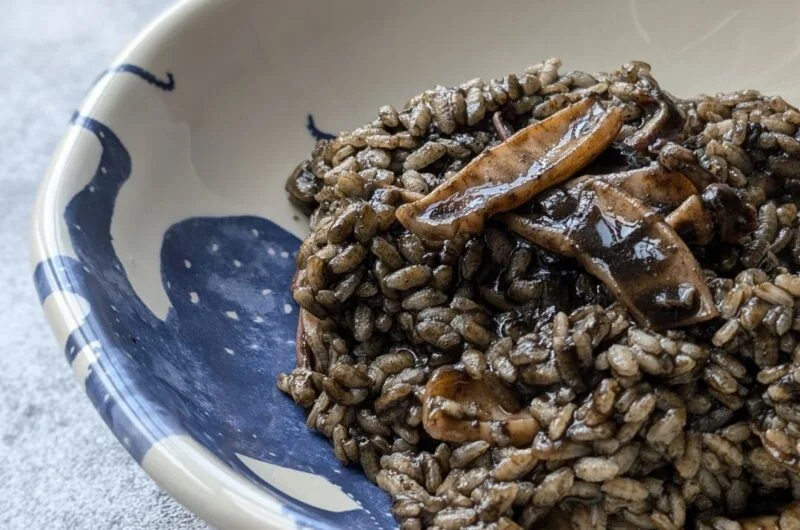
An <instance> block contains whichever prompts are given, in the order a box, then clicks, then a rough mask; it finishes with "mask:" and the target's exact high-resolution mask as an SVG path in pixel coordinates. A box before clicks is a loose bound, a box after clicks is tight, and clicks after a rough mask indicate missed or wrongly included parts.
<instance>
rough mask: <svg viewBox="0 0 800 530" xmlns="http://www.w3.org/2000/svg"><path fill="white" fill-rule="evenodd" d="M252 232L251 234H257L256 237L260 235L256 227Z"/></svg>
mask: <svg viewBox="0 0 800 530" xmlns="http://www.w3.org/2000/svg"><path fill="white" fill-rule="evenodd" d="M250 233H251V234H253V235H254V236H256V237H258V235H259V234H258V230H256V229H255V228H253V229H252V230H250Z"/></svg>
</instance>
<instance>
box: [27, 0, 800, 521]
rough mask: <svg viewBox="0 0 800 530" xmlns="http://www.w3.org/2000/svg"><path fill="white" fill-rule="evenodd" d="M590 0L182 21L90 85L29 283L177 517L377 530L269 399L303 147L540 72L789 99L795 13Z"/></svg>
mask: <svg viewBox="0 0 800 530" xmlns="http://www.w3.org/2000/svg"><path fill="white" fill-rule="evenodd" d="M608 4H609V3H591V4H584V3H582V2H577V1H574V2H572V1H559V2H556V1H546V2H529V1H516V0H514V1H509V2H505V3H503V4H502V6H501V5H497V4H495V3H490V2H469V3H465V2H460V1H455V0H445V1H440V2H433V3H428V2H424V1H422V0H415V1H412V2H406V3H403V4H402V8H401V9H398V7H397V6H394V5H393V6H391V7H390V6H389V4H385V3H380V2H369V1H366V0H346V1H341V2H328V3H324V2H323V3H319V2H312V1H310V0H304V1H301V2H284V3H282V4H280V5H279V6H276V5H275V4H274V3H263V2H236V3H235V2H222V1H220V2H214V1H207V0H204V1H196V2H185V3H182V4H180V5H179V6H178V7H177V8H175V9H173V10H172V11H171V12H170V13H169V14H167V15H166V16H165V17H164V18H162V19H161V20H160V21H159V22H157V23H156V24H155V25H154V26H152V27H151V28H150V29H149V30H148V31H146V32H145V33H144V34H143V35H142V36H141V37H140V38H139V39H138V40H137V41H135V42H134V43H133V44H132V45H131V47H130V48H129V49H128V50H126V51H125V52H124V53H123V54H122V56H121V57H120V59H119V61H118V63H116V66H115V67H114V68H112V69H111V70H110V71H109V72H107V73H106V74H105V75H104V76H102V77H101V78H100V79H99V81H98V82H97V84H96V85H95V86H94V87H93V88H92V89H91V91H90V92H89V94H88V95H87V99H86V101H85V102H84V103H83V104H82V105H81V107H80V109H79V111H78V112H77V113H76V116H75V117H74V118H73V120H72V122H71V126H70V129H69V131H68V133H67V135H66V137H65V139H64V142H63V143H62V146H61V148H60V150H59V152H58V153H57V155H56V157H55V158H54V162H53V165H52V167H51V171H50V174H49V176H48V178H47V180H46V182H45V184H44V185H43V188H42V193H41V195H40V199H39V202H38V204H37V208H36V216H35V230H34V236H35V237H34V245H33V248H34V260H35V261H36V265H37V266H36V272H35V274H36V281H37V287H38V288H39V291H40V295H41V297H42V300H43V304H44V307H45V310H46V312H48V316H49V318H50V321H51V324H52V325H53V327H54V329H55V330H56V334H57V336H58V338H59V340H60V341H61V345H62V346H63V347H64V349H65V352H66V354H67V357H68V359H69V361H70V363H71V364H72V366H73V368H74V369H75V371H76V373H77V374H78V375H79V377H80V378H81V380H82V381H83V382H84V383H85V385H86V389H87V392H88V394H89V396H90V398H91V399H92V400H93V401H94V403H95V405H96V406H97V408H98V410H99V411H100V413H101V414H102V415H103V417H104V419H105V420H106V422H107V423H108V424H109V426H110V427H111V428H112V429H113V430H114V432H115V434H117V436H118V437H119V438H120V440H121V441H122V442H123V443H124V444H125V445H126V446H127V447H128V448H129V450H130V451H131V453H132V454H133V456H134V457H135V458H136V459H137V460H138V461H139V462H141V463H142V465H143V466H144V467H145V468H146V469H147V470H148V471H149V472H150V473H151V474H153V475H154V477H155V478H156V479H157V480H159V481H160V482H162V483H163V484H165V486H166V487H167V488H168V489H169V490H170V491H171V492H172V493H173V494H174V495H176V496H177V497H178V498H179V500H181V501H182V502H184V503H186V504H187V505H189V506H190V507H191V508H192V509H195V510H197V511H198V512H200V513H201V514H202V515H203V516H205V517H207V518H209V519H210V520H211V521H212V522H214V523H215V524H218V525H231V524H234V525H236V524H238V523H243V524H246V523H251V522H265V521H266V522H268V523H269V524H274V525H276V526H281V525H282V524H283V522H285V519H284V518H286V519H292V520H295V521H297V522H298V524H303V525H307V526H312V527H343V526H348V525H355V527H356V528H390V527H393V526H394V522H393V520H392V519H391V516H390V515H389V508H390V503H389V500H388V497H387V496H386V495H385V494H384V493H383V492H381V491H380V490H378V489H377V488H376V487H375V486H373V485H372V484H371V483H369V482H368V481H367V480H366V479H365V478H364V477H363V476H362V475H361V474H360V472H358V471H356V470H353V469H350V468H345V467H343V466H341V465H340V464H339V463H338V461H337V460H336V459H335V457H334V456H333V452H332V451H331V450H330V448H329V447H328V446H327V442H326V441H325V440H324V439H323V438H321V437H320V436H317V435H314V434H312V433H311V432H310V431H309V430H307V429H306V427H305V424H304V422H305V419H304V415H303V414H302V412H301V411H300V410H299V409H298V408H297V407H295V406H294V405H293V403H292V402H291V400H290V399H288V398H287V397H285V396H284V395H283V394H281V393H280V392H279V391H278V390H277V389H276V387H275V378H276V376H277V374H278V373H280V372H282V371H288V370H291V368H292V366H293V364H294V347H295V345H294V336H295V328H296V322H297V307H296V305H295V303H294V301H293V300H292V297H291V295H290V293H289V283H290V281H291V276H292V274H293V272H294V261H293V256H294V253H295V251H296V250H297V248H298V246H299V243H300V239H299V238H300V237H302V235H303V234H304V233H305V231H306V230H307V224H306V221H305V219H304V218H303V217H302V216H300V215H299V214H298V212H296V211H294V210H293V209H292V208H291V207H290V206H289V203H288V201H287V200H286V199H285V194H284V191H283V182H284V178H285V176H286V175H288V173H289V172H290V171H291V170H292V168H293V167H294V166H296V165H297V163H298V162H299V161H301V160H302V159H303V158H304V157H305V156H307V154H308V152H309V151H310V150H311V148H312V147H313V145H314V135H319V134H324V133H334V132H336V131H339V130H344V129H348V128H351V127H355V126H358V125H359V124H361V123H365V122H367V121H369V120H371V119H372V118H373V117H374V116H375V115H376V111H377V108H378V107H379V106H380V105H382V104H386V103H392V104H395V105H396V106H400V105H402V104H403V102H404V101H405V100H407V99H408V98H409V97H410V96H411V95H413V94H415V93H417V92H419V91H421V90H423V89H425V88H427V87H432V86H434V85H436V84H445V85H447V84H456V83H459V82H461V81H464V80H466V79H468V78H471V77H475V76H483V77H486V78H488V77H492V76H498V75H502V74H505V73H508V72H512V71H521V70H522V69H523V68H524V67H525V66H526V65H528V64H531V63H535V62H538V61H540V60H543V59H545V58H547V57H550V56H559V57H561V58H562V60H563V61H564V71H568V70H572V69H581V70H586V71H590V72H591V71H599V70H609V69H612V68H615V67H617V66H618V65H620V64H622V63H624V62H626V61H628V60H631V59H643V60H646V61H648V62H650V63H651V64H652V66H653V71H654V73H655V75H656V77H657V79H659V80H660V81H661V83H662V86H663V87H664V88H665V89H667V90H669V91H672V92H673V93H676V94H677V95H681V96H688V95H693V94H696V93H700V92H710V93H714V92H718V91H729V90H736V89H743V88H757V89H760V90H762V91H763V92H765V93H774V94H781V95H783V96H784V97H785V98H786V99H787V100H788V101H789V102H794V103H797V102H798V101H800V85H798V84H797V83H796V82H794V81H795V79H794V78H793V77H794V76H793V75H790V73H791V72H796V71H797V67H798V63H799V62H800V53H798V50H800V47H798V41H799V40H800V37H798V36H797V32H796V31H793V29H794V27H795V26H796V21H797V19H798V16H799V15H800V5H798V4H797V3H795V2H792V1H790V0H785V1H780V2H776V3H774V4H772V5H771V7H770V8H769V9H767V8H759V7H758V6H756V5H755V4H753V3H752V2H744V1H735V2H712V3H702V4H700V3H696V2H692V3H690V2H683V1H682V2H670V3H665V2H615V3H613V5H608ZM776 12H779V13H781V16H779V17H776V16H775V13H776ZM754 28H758V29H754ZM176 441H177V442H176ZM188 447H191V448H193V449H194V450H196V453H192V456H191V457H189V456H187V455H188V454H189V453H188V452H187V451H188V449H187V448H188ZM182 451H183V453H182ZM215 466H216V467H215ZM210 468H214V469H217V470H218V472H214V473H211V472H209V471H208V469H210ZM180 469H183V471H180V472H179V470H180ZM181 473H184V474H181ZM175 476H180V477H182V479H181V480H180V481H178V480H173V479H174V477H175ZM231 477H233V478H231ZM204 488H205V490H204ZM234 490H235V493H234V494H231V493H230V492H231V491H234ZM209 492H210V493H209ZM264 506H266V509H265V512H264V513H262V511H261V510H262V508H264Z"/></svg>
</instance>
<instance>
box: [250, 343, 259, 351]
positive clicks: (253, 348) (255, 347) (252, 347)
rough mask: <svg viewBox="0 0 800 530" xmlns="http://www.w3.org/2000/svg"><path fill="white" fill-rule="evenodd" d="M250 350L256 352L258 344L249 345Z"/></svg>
mask: <svg viewBox="0 0 800 530" xmlns="http://www.w3.org/2000/svg"><path fill="white" fill-rule="evenodd" d="M250 349H251V350H257V349H258V344H251V345H250Z"/></svg>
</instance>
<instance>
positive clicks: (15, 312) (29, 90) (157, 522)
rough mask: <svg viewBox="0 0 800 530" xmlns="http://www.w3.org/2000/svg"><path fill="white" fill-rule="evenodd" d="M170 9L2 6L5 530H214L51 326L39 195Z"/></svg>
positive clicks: (1, 488)
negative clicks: (59, 158)
mask: <svg viewBox="0 0 800 530" xmlns="http://www.w3.org/2000/svg"><path fill="white" fill-rule="evenodd" d="M169 3H170V0H110V1H108V0H71V1H69V2H57V1H47V2H41V1H32V2H20V1H18V0H0V12H1V13H2V16H0V72H2V73H0V103H2V109H3V110H2V112H0V124H2V128H0V249H2V250H3V252H2V254H0V528H2V529H28V528H47V529H51V530H55V529H83V528H86V529H109V528H124V529H126V530H131V529H152V530H157V529H176V530H183V529H199V528H207V525H205V524H204V523H203V522H201V521H199V520H198V519H197V518H196V517H194V516H193V515H192V514H190V513H189V512H187V511H186V510H185V509H184V508H183V507H181V506H180V505H178V504H177V503H176V502H175V501H173V500H172V499H171V498H170V497H169V496H168V495H167V494H166V493H163V492H162V491H160V490H159V488H158V487H157V486H156V485H155V483H154V482H152V481H151V480H150V478H149V477H148V476H147V475H146V474H145V473H144V472H143V471H142V470H141V469H140V468H139V467H138V466H137V465H136V463H135V462H134V461H133V459H132V458H130V457H129V456H128V454H127V453H126V452H125V451H124V449H123V448H122V446H121V445H120V444H119V443H118V442H117V441H116V439H115V438H114V437H113V435H112V434H111V432H110V431H109V430H108V429H106V427H105V425H104V424H103V422H102V421H101V419H100V417H99V416H98V415H97V414H96V413H95V411H94V409H93V408H92V406H91V404H90V403H89V400H88V399H86V397H85V396H84V393H83V390H82V389H81V388H80V387H79V386H78V383H77V382H76V380H75V378H74V377H73V375H72V373H71V371H70V369H69V367H68V366H67V363H66V362H65V360H64V355H63V353H62V352H60V351H58V347H57V346H56V343H55V341H54V340H53V337H52V336H51V333H50V330H49V329H48V327H47V324H46V323H45V321H44V317H43V315H42V312H41V310H40V309H39V304H38V301H37V298H36V294H35V292H34V289H33V282H32V281H31V274H30V271H29V266H28V250H27V239H28V237H27V236H28V230H29V226H30V212H31V207H32V204H33V199H34V194H35V192H36V188H37V187H38V184H39V181H40V179H41V177H42V175H43V173H44V171H45V169H46V167H47V164H48V161H49V159H50V155H51V154H52V152H53V150H54V149H55V147H56V144H57V143H58V140H59V138H60V137H61V134H62V133H63V132H64V131H65V129H66V124H67V120H68V119H69V117H70V115H71V114H72V112H73V111H74V109H75V108H76V106H77V104H78V103H79V102H80V100H81V98H82V97H83V95H84V93H85V91H86V89H87V87H88V86H89V85H90V83H91V82H92V80H94V78H95V77H96V76H97V74H98V73H99V72H100V71H102V70H103V69H104V68H105V67H106V66H107V65H108V64H109V63H110V62H111V60H112V59H113V58H114V56H115V55H116V54H117V53H118V52H119V51H120V50H121V49H122V47H123V46H124V45H125V44H126V43H127V42H128V41H129V40H130V39H131V38H133V36H134V35H135V34H136V33H137V32H138V31H139V30H140V29H141V28H142V27H143V26H144V25H145V24H147V22H148V21H150V20H151V19H152V18H153V17H155V16H156V15H157V14H158V13H159V12H161V11H162V10H163V9H165V8H166V7H167V5H168V4H169Z"/></svg>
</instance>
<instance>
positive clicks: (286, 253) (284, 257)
mask: <svg viewBox="0 0 800 530" xmlns="http://www.w3.org/2000/svg"><path fill="white" fill-rule="evenodd" d="M281 257H282V258H283V259H286V258H288V257H289V253H288V252H286V251H285V250H284V251H283V252H281Z"/></svg>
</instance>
